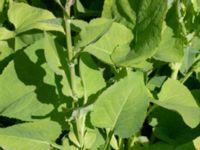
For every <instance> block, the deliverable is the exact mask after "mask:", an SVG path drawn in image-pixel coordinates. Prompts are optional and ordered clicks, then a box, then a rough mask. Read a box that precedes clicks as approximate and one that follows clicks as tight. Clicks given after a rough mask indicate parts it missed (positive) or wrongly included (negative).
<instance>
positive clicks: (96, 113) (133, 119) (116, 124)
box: [91, 72, 148, 138]
mask: <svg viewBox="0 0 200 150" xmlns="http://www.w3.org/2000/svg"><path fill="white" fill-rule="evenodd" d="M147 107H148V96H147V91H146V88H145V86H144V83H143V75H142V73H140V72H135V73H129V74H128V76H127V77H125V78H123V79H121V80H120V81H119V82H117V83H115V84H114V85H112V86H111V87H109V88H108V89H107V90H106V91H105V92H103V93H102V94H101V95H100V96H99V98H98V99H97V101H96V103H95V104H94V110H93V112H92V114H91V119H92V123H93V125H95V126H97V127H101V128H110V129H111V130H114V134H116V135H119V136H120V137H123V138H124V137H130V136H131V135H133V134H135V133H136V132H138V131H139V130H140V128H141V127H142V124H143V122H144V119H145V114H146V111H147Z"/></svg>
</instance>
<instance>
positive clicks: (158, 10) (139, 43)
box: [112, 0, 167, 66]
mask: <svg viewBox="0 0 200 150" xmlns="http://www.w3.org/2000/svg"><path fill="white" fill-rule="evenodd" d="M132 5H133V6H132V7H133V8H135V7H136V6H140V7H138V8H137V9H136V8H135V9H134V11H135V13H136V14H137V15H136V25H135V28H134V37H135V38H134V41H133V43H132V44H131V46H130V47H128V46H126V49H124V53H123V49H122V48H121V47H120V48H118V49H116V50H115V51H114V53H113V56H112V58H113V61H114V62H115V63H116V64H125V65H127V66H132V65H133V64H137V63H140V62H141V61H144V60H146V59H147V58H150V57H151V56H152V55H153V54H154V53H155V52H156V47H157V46H158V44H159V42H160V37H161V31H162V24H163V21H164V18H165V14H166V8H167V1H164V0H141V1H136V0H134V1H133V2H132Z"/></svg>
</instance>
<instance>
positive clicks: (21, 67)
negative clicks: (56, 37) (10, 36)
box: [0, 40, 57, 121]
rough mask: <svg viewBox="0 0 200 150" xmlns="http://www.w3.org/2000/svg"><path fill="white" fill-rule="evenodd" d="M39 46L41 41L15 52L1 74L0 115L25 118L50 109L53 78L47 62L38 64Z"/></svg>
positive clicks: (53, 95)
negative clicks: (12, 58) (12, 59)
mask: <svg viewBox="0 0 200 150" xmlns="http://www.w3.org/2000/svg"><path fill="white" fill-rule="evenodd" d="M42 47H43V45H42V41H41V40H40V41H38V42H36V43H34V44H33V45H31V46H29V47H27V48H26V49H25V50H24V51H20V52H18V53H17V54H15V57H14V61H11V62H10V63H9V65H8V66H7V67H6V68H5V69H4V71H3V73H2V74H1V75H0V82H1V85H0V99H1V101H0V114H1V115H3V116H7V117H14V118H18V119H21V120H27V121H28V120H34V119H37V117H38V116H45V115H47V114H49V113H50V112H51V111H52V110H53V106H54V105H53V104H55V102H56V100H55V99H57V96H56V93H55V88H54V85H55V81H54V78H55V77H54V75H53V72H52V71H51V70H50V69H49V67H48V66H47V65H46V64H42V65H41V64H40V63H41V62H44V56H43V52H44V51H43V50H42ZM40 65H41V66H40ZM52 84H53V86H52Z"/></svg>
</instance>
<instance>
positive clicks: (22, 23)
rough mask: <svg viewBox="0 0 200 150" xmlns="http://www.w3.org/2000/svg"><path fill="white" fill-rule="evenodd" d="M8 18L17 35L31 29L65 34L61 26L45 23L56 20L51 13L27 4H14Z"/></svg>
mask: <svg viewBox="0 0 200 150" xmlns="http://www.w3.org/2000/svg"><path fill="white" fill-rule="evenodd" d="M8 18H9V20H10V21H11V22H12V23H13V24H14V26H15V33H17V34H19V33H22V32H25V31H28V30H31V29H39V30H45V31H60V32H64V30H63V28H62V27H61V26H60V25H57V24H52V23H45V22H44V21H45V20H50V19H55V16H54V15H53V14H52V13H51V12H49V11H48V10H45V9H41V8H36V7H33V6H30V5H28V4H25V3H15V2H14V3H13V4H12V5H11V7H10V8H9V11H8Z"/></svg>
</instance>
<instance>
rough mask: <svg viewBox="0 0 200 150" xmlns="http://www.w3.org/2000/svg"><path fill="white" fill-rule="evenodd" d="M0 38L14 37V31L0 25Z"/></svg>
mask: <svg viewBox="0 0 200 150" xmlns="http://www.w3.org/2000/svg"><path fill="white" fill-rule="evenodd" d="M0 33H1V34H0V40H7V39H10V38H13V37H15V32H13V31H10V30H8V29H6V28H4V27H0Z"/></svg>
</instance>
